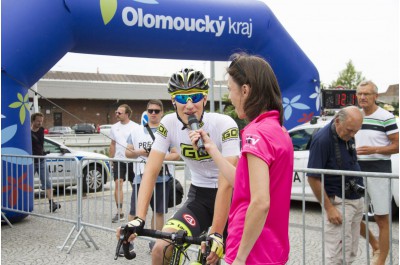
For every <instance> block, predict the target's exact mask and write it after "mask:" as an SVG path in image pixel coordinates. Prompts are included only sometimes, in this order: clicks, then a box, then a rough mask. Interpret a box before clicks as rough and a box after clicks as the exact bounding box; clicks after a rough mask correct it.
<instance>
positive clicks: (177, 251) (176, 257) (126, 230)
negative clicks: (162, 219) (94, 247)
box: [114, 225, 219, 265]
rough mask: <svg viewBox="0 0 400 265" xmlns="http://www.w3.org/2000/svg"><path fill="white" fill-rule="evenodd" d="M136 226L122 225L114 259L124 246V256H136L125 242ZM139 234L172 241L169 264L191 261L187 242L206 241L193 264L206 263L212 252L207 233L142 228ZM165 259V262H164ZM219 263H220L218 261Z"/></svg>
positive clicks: (197, 243)
mask: <svg viewBox="0 0 400 265" xmlns="http://www.w3.org/2000/svg"><path fill="white" fill-rule="evenodd" d="M134 232H135V231H134V228H132V227H128V226H127V225H126V226H123V227H121V234H120V238H119V240H118V244H117V249H116V253H115V257H114V259H117V258H118V253H119V249H120V248H121V246H122V248H123V250H124V257H125V258H126V259H128V260H131V259H134V258H135V257H136V253H135V252H133V251H132V252H129V244H123V242H124V241H125V239H127V238H129V236H130V235H131V234H132V233H134ZM137 234H138V236H146V237H151V238H155V239H164V240H168V242H170V245H172V246H173V250H172V256H171V259H170V261H169V263H168V264H169V265H182V264H185V262H186V261H189V257H188V255H187V253H186V250H187V249H186V246H185V244H194V245H201V244H202V242H205V251H204V253H202V251H201V249H199V252H198V255H197V258H196V261H193V262H191V263H190V264H191V265H203V264H204V265H205V264H207V263H206V259H207V256H208V255H209V254H210V248H211V241H210V240H207V236H206V235H201V236H198V237H192V236H188V235H187V232H186V231H185V230H178V231H177V232H173V233H168V232H162V231H158V230H153V229H142V230H141V231H140V233H137ZM165 259H166V257H165V250H164V260H165ZM164 260H163V263H164ZM218 264H219V263H218Z"/></svg>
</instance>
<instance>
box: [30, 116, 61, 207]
mask: <svg viewBox="0 0 400 265" xmlns="http://www.w3.org/2000/svg"><path fill="white" fill-rule="evenodd" d="M43 120H44V116H43V114H42V113H40V112H37V113H33V114H32V116H31V137H32V155H35V156H44V155H46V152H45V150H44V128H43V127H42V125H43ZM34 173H38V174H39V177H40V183H41V188H42V190H46V195H47V199H49V209H50V212H52V213H53V212H55V211H56V210H57V209H60V208H61V204H59V203H57V202H55V201H53V186H52V183H51V180H50V177H49V174H47V170H46V159H45V158H35V159H34Z"/></svg>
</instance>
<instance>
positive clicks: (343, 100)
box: [321, 89, 358, 109]
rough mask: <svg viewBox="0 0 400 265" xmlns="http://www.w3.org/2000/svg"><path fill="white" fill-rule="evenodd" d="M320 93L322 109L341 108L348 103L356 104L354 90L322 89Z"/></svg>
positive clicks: (348, 104)
mask: <svg viewBox="0 0 400 265" xmlns="http://www.w3.org/2000/svg"><path fill="white" fill-rule="evenodd" d="M321 94H322V108H323V109H341V108H343V107H346V106H350V105H353V106H357V105H358V102H357V96H356V90H348V89H346V90H345V89H324V90H322V91H321Z"/></svg>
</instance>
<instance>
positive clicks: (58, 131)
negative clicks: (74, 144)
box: [48, 126, 75, 135]
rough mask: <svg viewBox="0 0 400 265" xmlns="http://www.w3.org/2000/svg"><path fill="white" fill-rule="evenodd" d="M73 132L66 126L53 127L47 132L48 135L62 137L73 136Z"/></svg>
mask: <svg viewBox="0 0 400 265" xmlns="http://www.w3.org/2000/svg"><path fill="white" fill-rule="evenodd" d="M74 133H75V132H74V130H72V128H71V127H68V126H54V127H51V128H49V130H48V134H59V135H63V134H74Z"/></svg>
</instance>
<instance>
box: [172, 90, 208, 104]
mask: <svg viewBox="0 0 400 265" xmlns="http://www.w3.org/2000/svg"><path fill="white" fill-rule="evenodd" d="M173 98H174V99H175V100H176V101H177V102H178V103H180V104H186V103H187V102H188V100H189V99H190V100H191V101H192V102H193V103H197V102H199V101H200V100H202V99H203V98H204V94H203V93H196V94H190V95H183V94H179V95H174V96H173Z"/></svg>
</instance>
